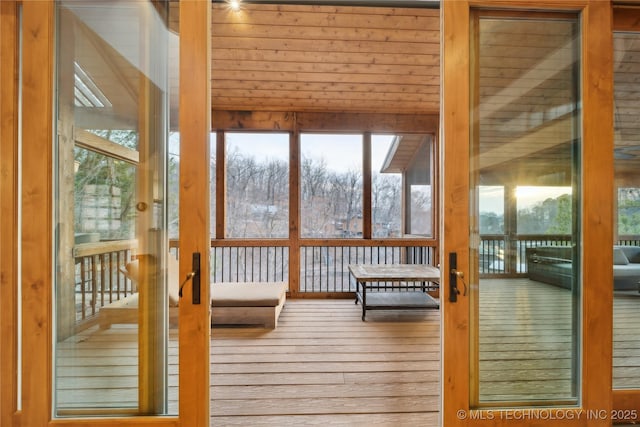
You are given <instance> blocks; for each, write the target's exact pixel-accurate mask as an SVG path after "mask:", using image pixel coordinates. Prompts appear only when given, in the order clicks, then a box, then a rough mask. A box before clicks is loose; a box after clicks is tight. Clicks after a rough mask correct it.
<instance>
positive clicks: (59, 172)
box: [53, 0, 178, 417]
mask: <svg viewBox="0 0 640 427" xmlns="http://www.w3.org/2000/svg"><path fill="white" fill-rule="evenodd" d="M160 3H162V2H144V1H137V2H117V3H116V4H114V3H113V2H111V1H101V0H97V1H91V2H82V1H66V0H63V1H58V2H57V3H56V7H57V32H56V37H57V51H56V66H57V70H56V121H55V123H56V124H57V129H56V133H57V136H58V137H57V139H56V147H55V149H56V155H55V158H56V164H55V171H54V174H55V177H56V179H55V182H56V188H55V201H56V206H55V211H54V212H55V232H56V235H55V245H56V246H55V263H56V276H55V307H54V316H55V322H54V323H55V325H56V329H55V331H54V339H55V343H54V358H55V361H54V363H55V367H54V381H53V393H54V396H53V405H54V414H55V416H59V417H62V416H77V415H82V416H91V415H104V414H109V415H120V414H128V415H131V414H149V415H156V414H167V413H176V411H177V405H176V403H175V402H176V401H177V398H176V397H175V396H174V398H173V402H172V403H171V404H170V403H169V396H168V376H169V374H171V375H172V376H173V377H174V378H175V376H176V375H177V372H176V369H175V367H176V364H175V363H174V364H173V366H172V367H169V366H168V364H167V360H168V350H167V349H168V339H169V328H168V326H169V320H170V319H169V318H170V315H169V313H170V312H173V311H172V310H170V308H169V307H170V306H172V305H175V298H176V297H174V296H173V290H174V289H176V288H177V285H178V284H177V277H174V276H175V275H177V268H176V264H177V260H176V258H175V255H170V254H169V245H168V234H167V228H168V224H167V223H168V220H167V213H168V207H167V206H168V203H169V202H168V201H167V191H166V183H167V167H168V166H167V164H168V161H167V149H168V137H169V130H170V129H171V128H173V129H176V126H177V117H178V116H177V102H176V101H177V97H176V96H175V95H176V93H177V92H176V89H177V88H176V87H175V85H176V84H177V78H175V76H176V70H177V63H178V62H177V58H178V54H177V47H178V44H177V42H178V38H177V33H176V31H175V30H176V28H170V27H169V23H170V22H171V25H175V24H176V23H177V20H176V19H173V13H175V12H177V10H178V7H177V5H178V4H177V3H175V4H173V5H169V3H167V4H166V5H164V6H166V7H161V5H160ZM170 18H171V19H170ZM169 64H173V67H174V69H173V70H170V69H169ZM172 85H173V86H172ZM170 95H171V96H170ZM174 166H175V165H174ZM175 202H176V201H175V200H173V202H172V203H175ZM175 293H176V294H177V290H176V292H175ZM174 357H175V356H174ZM176 381H177V380H176Z"/></svg>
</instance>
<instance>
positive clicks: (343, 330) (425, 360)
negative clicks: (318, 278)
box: [211, 300, 440, 426]
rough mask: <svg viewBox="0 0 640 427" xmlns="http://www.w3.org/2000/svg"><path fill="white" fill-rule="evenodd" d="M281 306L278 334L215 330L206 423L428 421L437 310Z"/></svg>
mask: <svg viewBox="0 0 640 427" xmlns="http://www.w3.org/2000/svg"><path fill="white" fill-rule="evenodd" d="M360 315H361V311H360V306H355V305H354V303H353V301H352V300H331V301H326V300H320V301H315V300H292V301H287V304H286V306H285V310H283V312H282V314H281V316H280V321H279V323H278V328H277V329H275V330H272V331H265V330H264V329H246V328H214V329H213V330H212V335H213V337H212V342H211V344H212V345H211V368H212V378H211V395H212V396H213V399H212V402H211V410H212V425H216V426H282V425H295V426H298V425H299V426H302V425H305V426H307V425H309V426H312V425H353V426H362V425H367V426H389V425H406V426H413V425H424V426H428V425H437V424H438V410H439V394H440V386H439V375H440V374H439V372H440V361H439V357H440V353H439V340H440V338H439V328H440V322H439V313H438V312H437V311H419V312H418V311H415V312H407V311H405V312H382V311H380V312H369V313H367V321H366V322H362V321H361V320H360Z"/></svg>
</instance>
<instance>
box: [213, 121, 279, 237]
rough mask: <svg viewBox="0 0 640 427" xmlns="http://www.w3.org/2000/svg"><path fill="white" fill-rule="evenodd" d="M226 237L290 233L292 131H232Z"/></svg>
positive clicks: (228, 139) (229, 135)
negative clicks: (290, 147) (290, 138)
mask: <svg viewBox="0 0 640 427" xmlns="http://www.w3.org/2000/svg"><path fill="white" fill-rule="evenodd" d="M225 144H226V171H227V174H226V182H227V189H226V190H227V191H226V224H227V231H226V233H227V234H226V236H227V237H230V238H274V237H283V238H284V237H287V236H288V235H289V134H287V133H248V132H228V133H226V134H225Z"/></svg>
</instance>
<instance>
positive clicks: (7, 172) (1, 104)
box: [0, 1, 20, 426]
mask: <svg viewBox="0 0 640 427" xmlns="http://www.w3.org/2000/svg"><path fill="white" fill-rule="evenodd" d="M0 20H1V22H0V68H1V70H0V141H2V143H0V175H1V176H2V179H0V236H2V241H1V242H0V271H2V272H3V273H2V275H0V300H1V301H2V310H1V311H0V331H1V333H0V336H1V337H2V339H0V425H7V426H9V425H12V423H13V419H14V417H16V414H17V412H18V391H17V386H18V374H17V372H18V360H17V359H18V330H17V328H16V325H17V324H18V287H17V286H16V284H17V281H18V274H17V265H18V236H19V234H18V230H17V229H18V212H17V206H18V201H19V200H20V199H19V195H18V87H17V82H18V25H19V23H18V5H17V4H16V2H14V1H3V2H0Z"/></svg>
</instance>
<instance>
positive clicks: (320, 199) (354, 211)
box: [300, 133, 362, 238]
mask: <svg viewBox="0 0 640 427" xmlns="http://www.w3.org/2000/svg"><path fill="white" fill-rule="evenodd" d="M300 152H301V167H300V174H301V177H300V181H301V182H300V191H301V195H300V201H301V209H300V218H301V236H302V237H329V238H339V237H362V135H347V134H342V135H339V134H311V133H303V134H301V135H300Z"/></svg>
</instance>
